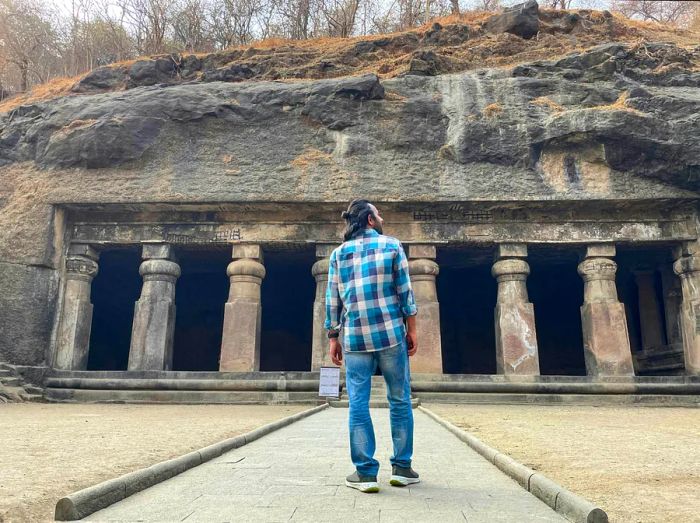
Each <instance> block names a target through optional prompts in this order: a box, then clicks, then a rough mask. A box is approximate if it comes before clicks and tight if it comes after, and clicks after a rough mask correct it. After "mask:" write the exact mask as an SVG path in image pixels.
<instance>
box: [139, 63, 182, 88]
mask: <svg viewBox="0 0 700 523" xmlns="http://www.w3.org/2000/svg"><path fill="white" fill-rule="evenodd" d="M176 77H177V67H176V63H175V60H173V58H172V57H170V56H168V57H167V58H156V59H155V60H137V61H136V62H134V63H133V65H132V66H131V68H130V69H129V81H130V82H131V84H132V85H133V86H141V85H154V84H159V83H169V82H172V81H174V80H175V79H176Z"/></svg>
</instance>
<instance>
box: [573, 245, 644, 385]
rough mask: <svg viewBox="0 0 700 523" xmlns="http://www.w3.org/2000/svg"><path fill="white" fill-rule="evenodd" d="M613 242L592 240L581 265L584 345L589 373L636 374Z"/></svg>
mask: <svg viewBox="0 0 700 523" xmlns="http://www.w3.org/2000/svg"><path fill="white" fill-rule="evenodd" d="M614 256H615V246H614V245H612V244H592V245H589V246H588V248H587V250H586V257H585V259H584V260H583V261H582V262H581V263H580V264H579V266H578V273H579V274H580V275H581V277H582V278H583V282H584V283H583V305H582V306H581V322H582V325H583V349H584V356H585V360H586V370H587V372H588V375H589V376H634V367H633V365H632V353H631V352H630V340H629V334H628V332H627V318H626V316H625V306H624V304H623V303H620V302H619V301H618V299H617V287H616V286H615V272H616V271H617V264H616V263H615V262H614V261H613V260H612V259H611V258H613V257H614Z"/></svg>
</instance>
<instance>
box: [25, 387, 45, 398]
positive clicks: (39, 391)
mask: <svg viewBox="0 0 700 523" xmlns="http://www.w3.org/2000/svg"><path fill="white" fill-rule="evenodd" d="M24 390H25V391H26V392H27V393H28V394H38V395H39V396H42V397H43V395H44V389H42V388H41V387H37V386H35V385H25V386H24Z"/></svg>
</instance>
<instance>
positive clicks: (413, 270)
mask: <svg viewBox="0 0 700 523" xmlns="http://www.w3.org/2000/svg"><path fill="white" fill-rule="evenodd" d="M435 258H436V249H435V246H434V245H419V244H414V245H409V246H408V273H409V275H410V277H411V286H412V287H413V294H414V296H415V299H416V306H417V307H418V316H417V317H416V330H417V332H418V352H417V353H416V355H415V356H413V357H412V358H411V360H410V362H411V371H412V372H420V373H427V374H442V344H441V340H440V304H439V303H438V297H437V289H436V288H435V278H436V276H437V275H438V273H439V272H440V268H439V267H438V264H437V263H435V261H434V260H435Z"/></svg>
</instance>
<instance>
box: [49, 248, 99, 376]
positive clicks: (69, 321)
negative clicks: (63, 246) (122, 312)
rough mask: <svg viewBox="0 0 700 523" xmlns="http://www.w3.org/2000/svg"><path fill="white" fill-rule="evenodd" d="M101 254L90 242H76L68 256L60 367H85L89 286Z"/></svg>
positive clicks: (58, 346) (58, 353)
mask: <svg viewBox="0 0 700 523" xmlns="http://www.w3.org/2000/svg"><path fill="white" fill-rule="evenodd" d="M98 259H99V254H98V253H97V251H95V249H93V248H92V247H91V246H90V245H86V244H73V245H71V246H70V247H69V248H68V256H67V257H66V288H65V292H64V294H63V308H62V312H61V322H60V324H59V327H58V336H57V338H56V359H55V363H54V366H55V368H57V369H66V370H85V369H87V362H88V349H89V347H90V328H91V326H92V303H91V302H90V288H91V286H92V280H93V278H94V277H95V276H96V275H97V270H98V269H97V260H98Z"/></svg>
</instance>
